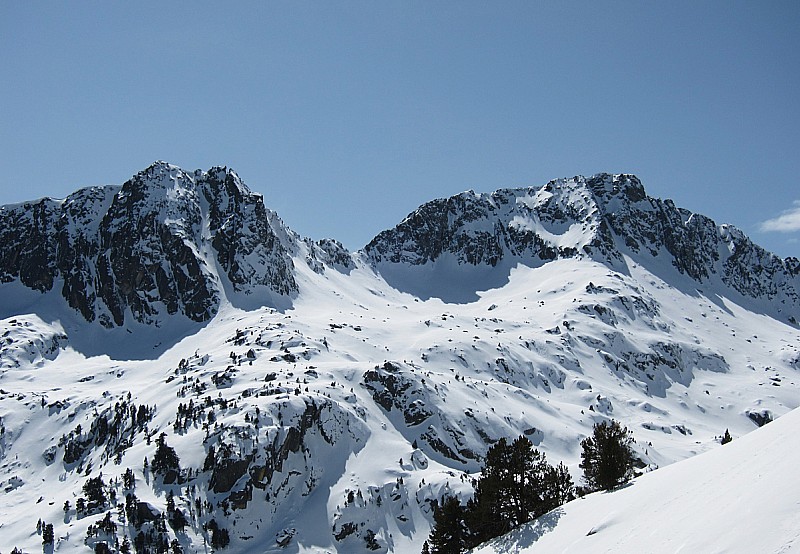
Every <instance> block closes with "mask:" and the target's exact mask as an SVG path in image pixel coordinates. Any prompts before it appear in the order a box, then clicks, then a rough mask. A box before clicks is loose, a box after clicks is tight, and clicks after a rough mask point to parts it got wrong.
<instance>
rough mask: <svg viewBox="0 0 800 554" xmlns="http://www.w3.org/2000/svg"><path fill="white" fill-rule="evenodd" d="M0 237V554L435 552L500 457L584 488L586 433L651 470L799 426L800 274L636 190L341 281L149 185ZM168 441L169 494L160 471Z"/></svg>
mask: <svg viewBox="0 0 800 554" xmlns="http://www.w3.org/2000/svg"><path fill="white" fill-rule="evenodd" d="M643 222H644V223H643ZM0 224H1V225H0V234H2V238H3V241H2V244H0V262H2V263H3V267H2V268H0V340H2V343H0V346H1V349H0V418H2V419H0V490H2V491H3V502H1V503H0V553H4V554H7V553H8V552H10V551H11V549H12V548H14V547H19V548H21V549H22V550H24V551H25V552H36V551H39V549H41V548H42V536H41V534H40V533H39V532H38V531H37V520H39V519H41V520H44V521H45V522H46V523H49V524H52V525H53V529H54V534H55V541H54V545H53V549H54V550H55V551H59V552H89V551H90V549H93V548H94V547H95V545H97V544H98V543H103V542H105V543H108V544H109V545H110V547H111V548H112V550H114V549H116V548H117V546H116V545H117V543H118V542H119V543H120V544H121V543H122V542H123V541H124V539H125V537H127V538H128V540H129V541H130V542H131V543H134V542H135V540H136V539H137V537H139V538H140V540H145V539H146V540H151V539H152V540H153V541H156V542H158V541H161V543H162V544H163V542H165V541H166V542H173V541H176V543H177V544H178V545H180V547H181V548H182V549H183V550H184V551H185V552H207V551H210V550H211V549H212V547H211V546H210V542H211V540H212V539H213V537H214V533H215V532H214V531H213V528H221V529H224V530H225V531H226V532H227V535H228V536H229V538H230V543H229V544H228V545H227V546H226V547H224V548H222V547H220V548H216V549H215V550H219V551H224V552H320V553H321V552H341V553H359V552H403V553H405V552H419V551H420V549H421V547H422V543H423V541H424V540H425V539H426V538H427V536H428V533H429V530H430V525H431V522H432V510H431V503H432V502H433V501H434V500H436V499H439V498H440V497H441V496H442V494H444V493H445V492H451V493H455V494H458V495H462V496H463V497H464V498H466V497H468V495H469V494H471V486H470V479H471V477H472V476H474V475H475V474H476V472H478V471H479V470H480V469H481V466H482V459H483V456H484V455H485V453H486V451H487V449H488V448H489V447H490V446H491V445H492V444H493V443H494V441H496V440H498V439H499V438H501V437H509V438H515V437H517V436H519V435H520V434H524V435H526V436H527V437H528V438H529V439H530V440H531V441H532V442H533V443H534V444H535V445H536V446H537V448H539V449H540V450H542V451H543V452H545V453H546V454H547V456H548V459H549V460H550V461H551V462H553V463H558V462H559V461H564V462H565V463H566V464H567V465H568V467H569V469H570V471H571V472H572V473H573V476H574V477H575V478H576V480H577V479H578V478H579V475H580V471H579V469H578V462H579V457H580V447H579V443H580V440H581V439H582V438H583V437H585V436H587V435H588V434H589V433H590V432H591V428H592V425H593V424H594V423H595V422H596V421H601V420H605V419H609V418H615V419H617V420H619V421H621V422H622V423H623V424H625V425H626V426H627V427H628V428H629V429H631V430H632V431H633V433H634V436H635V438H636V440H637V443H636V445H635V450H636V452H637V455H638V457H639V458H640V459H641V462H642V469H643V471H645V472H649V471H650V470H653V469H656V468H663V467H664V466H667V465H670V464H672V463H673V462H676V461H680V460H684V459H686V458H690V457H692V456H694V455H695V454H698V453H703V452H708V451H712V452H711V453H712V454H714V453H715V452H718V453H719V454H714V455H722V454H723V453H725V452H738V451H739V450H740V449H743V448H744V446H742V445H747V444H748V441H749V440H750V439H747V440H745V435H748V433H750V432H751V431H753V430H755V429H757V428H758V426H759V425H761V424H763V423H764V422H765V421H769V420H770V419H772V418H777V417H780V416H783V415H784V414H786V413H788V412H789V411H790V410H793V409H794V408H796V407H798V406H799V405H800V381H799V380H798V373H797V372H798V370H799V369H800V332H798V326H797V318H798V317H800V300H798V294H797V291H798V289H800V280H798V274H799V273H800V270H799V268H800V262H798V261H797V260H792V259H790V260H780V259H778V258H776V257H774V256H772V255H771V254H769V253H767V252H765V251H763V250H762V249H760V248H758V247H757V246H756V245H753V244H752V243H751V242H750V241H749V239H747V237H744V236H743V235H742V234H741V233H740V232H739V231H737V230H736V229H735V228H733V227H730V226H726V225H722V226H717V225H716V224H714V222H712V221H710V220H708V219H707V218H703V217H702V216H700V215H697V214H690V213H688V212H686V211H684V210H680V209H678V208H676V207H675V206H674V205H673V204H672V203H671V202H669V201H661V200H656V199H652V198H649V197H647V196H646V194H645V193H644V189H643V188H642V187H641V184H640V183H639V182H638V180H636V179H635V178H634V177H632V176H624V175H623V176H611V175H601V176H597V177H594V178H590V179H584V178H575V179H571V180H562V181H554V182H552V183H549V184H548V185H546V186H545V187H542V188H541V189H506V190H502V191H498V192H496V193H492V194H491V195H478V194H475V193H463V194H461V195H458V196H456V197H453V198H451V199H446V200H441V201H434V202H432V203H430V204H427V205H425V206H422V207H420V209H419V210H417V211H416V212H414V213H413V214H411V215H409V217H408V218H406V220H404V221H403V222H401V223H400V224H399V225H398V226H397V227H396V228H394V229H392V230H389V231H386V232H384V233H381V234H380V235H379V236H378V237H376V239H375V240H374V241H372V242H371V243H370V245H368V246H367V247H366V248H365V249H364V250H363V251H361V252H357V253H352V254H351V253H349V252H347V251H346V250H344V249H343V248H342V247H341V245H340V244H338V243H337V242H335V241H332V240H324V241H311V240H309V239H303V238H301V237H299V236H297V235H296V234H295V233H294V232H292V231H291V230H289V229H287V228H286V227H285V226H284V225H283V223H282V222H281V221H280V219H279V218H278V217H277V215H276V214H274V213H273V212H270V211H269V210H267V209H266V208H265V207H264V205H263V199H262V198H261V196H260V195H256V194H254V193H251V192H250V191H249V190H248V189H247V187H246V186H245V185H244V184H243V183H242V182H241V180H240V179H239V178H238V176H236V175H235V173H233V172H232V171H230V170H228V169H225V168H215V169H212V170H209V171H208V172H201V171H196V172H194V173H187V172H184V171H183V170H181V169H180V168H176V167H174V166H170V165H169V164H164V163H157V164H154V165H153V166H151V167H150V168H148V169H147V170H145V171H143V172H141V173H140V174H138V175H137V176H135V177H134V178H133V179H131V181H129V182H127V183H125V184H124V185H122V186H121V187H106V188H102V189H85V190H83V191H79V192H77V193H75V194H74V195H72V196H70V197H69V198H68V199H67V200H64V201H59V200H49V199H45V200H41V201H37V202H34V203H28V204H20V205H15V206H10V207H3V208H0ZM114 237H117V238H118V239H119V242H117V239H115V238H114ZM176 244H177V245H179V248H177V249H175V248H173V246H174V245H176ZM181 245H182V246H181ZM74 253H77V255H73V254H74ZM73 262H74V263H73ZM790 417H794V415H792V416H790ZM787 419H788V418H787ZM789 421H791V420H789ZM778 423H780V422H776V423H773V424H770V426H768V427H766V428H765V429H764V431H767V430H770V429H771V428H772V426H773V425H774V426H775V427H774V428H777V429H780V428H781V426H779V425H778ZM725 429H729V430H730V432H731V434H732V435H733V436H734V438H736V440H735V441H734V443H732V444H731V445H726V446H725V447H724V448H722V447H720V445H719V437H720V436H721V435H722V434H723V433H724V431H725ZM754 436H757V435H754ZM160 437H162V438H161V439H160ZM159 440H161V441H163V442H164V443H165V444H166V445H168V446H169V447H170V448H173V449H174V450H175V453H176V454H177V456H178V459H179V467H176V468H172V469H170V470H169V471H165V472H161V473H159V472H157V471H154V470H153V469H152V467H151V464H152V463H153V461H154V459H155V455H156V450H157V445H158V443H159ZM145 459H147V460H148V464H145ZM699 459H702V458H698V460H699ZM692 463H694V462H692ZM698 463H699V462H698ZM672 467H676V468H677V467H683V466H681V465H675V466H672ZM126 470H130V471H131V472H132V474H133V476H134V477H135V484H134V486H133V487H126V484H125V483H124V482H123V478H122V476H123V474H124V473H125V472H126ZM671 471H673V470H671ZM660 473H661V470H659V471H658V472H657V473H654V474H653V475H654V476H657V475H658V474H660ZM668 475H669V474H668ZM97 477H101V478H102V480H103V483H104V484H105V485H106V491H105V492H106V496H107V497H108V500H107V501H106V502H104V503H102V504H100V505H98V506H95V507H92V508H90V509H87V510H84V511H81V512H80V513H79V512H78V511H77V510H76V506H77V504H78V502H79V499H81V498H82V497H85V496H86V493H85V491H84V490H83V487H84V486H85V485H86V484H87V482H88V481H89V479H96V478H97ZM646 479H655V477H652V478H651V477H649V476H648V475H645V476H644V477H643V478H642V480H641V482H642V483H646V482H648V481H647V480H646ZM785 482H786V484H787V487H788V486H789V484H790V483H791V481H789V480H788V479H787V480H786V481H785ZM752 486H753V487H757V486H758V484H757V483H755V484H753V485H752ZM630 490H631V491H636V490H639V482H637V483H636V485H634V486H633V487H631V488H630ZM753 490H756V489H753ZM627 491H628V489H626V490H625V491H623V492H621V493H614V495H606V496H608V498H612V497H613V498H616V496H615V495H617V494H633V493H628V492H627ZM112 494H113V498H112ZM686 494H687V495H688V496H689V497H691V495H692V493H691V489H687V490H686ZM170 495H171V496H172V502H174V509H173V508H171V507H170V506H171V504H172V502H169V500H168V499H169V498H170ZM134 497H135V498H134ZM601 497H605V496H603V495H601ZM128 498H130V499H129V500H128ZM599 501H600V500H595V497H591V498H588V499H586V500H582V501H580V502H578V503H576V504H574V505H570V506H568V507H565V508H564V510H565V512H564V513H565V514H566V515H564V516H563V521H564V522H567V521H572V519H568V516H569V515H570V514H571V513H572V512H571V511H572V510H573V509H574V510H579V509H581V507H582V506H584V505H590V503H593V502H599ZM703 501H705V500H703ZM65 502H68V503H69V504H68V506H67V508H68V509H67V510H66V511H65V510H64V506H65ZM126 502H127V503H128V504H129V505H130V509H129V510H128V513H126V509H125V505H126ZM654 502H656V501H654ZM575 506H578V507H577V508H576V507H575ZM653 509H655V508H653ZM176 511H179V512H180V513H181V514H182V515H183V516H184V517H185V519H186V523H185V525H178V526H176V525H173V524H172V523H170V522H171V521H172V520H173V516H174V514H175V512H176ZM715 511H716V508H715ZM109 514H110V515H109ZM130 514H135V516H136V517H135V519H137V521H135V522H134V521H132V520H131V517H130ZM107 516H108V518H109V521H111V522H113V523H114V524H115V525H116V529H113V530H111V531H108V532H106V531H102V532H95V530H96V529H97V523H98V522H99V521H100V520H102V519H104V518H105V517H107ZM162 516H163V517H162ZM775 516H776V517H778V518H780V513H776V514H775ZM551 517H552V516H551ZM758 517H761V515H759V516H758ZM764 517H768V516H767V515H764ZM165 520H169V521H165ZM559 521H561V520H559ZM592 521H594V520H592ZM603 521H605V520H599V521H598V523H597V524H596V526H600V525H602V524H603ZM570 525H572V524H570ZM576 525H577V524H576ZM591 525H593V526H594V525H595V524H594V523H592V524H591ZM659 525H660V522H659V520H658V518H653V526H654V529H655V528H657V527H659ZM90 526H91V527H92V531H93V532H91V533H88V534H87V531H88V530H89V528H90ZM556 527H557V528H560V527H562V525H561V523H559V524H558V525H557V526H556ZM588 531H589V530H588V529H583V528H581V529H580V534H581V537H583V536H585V535H586V533H588ZM601 535H602V532H600V531H598V533H596V534H594V535H592V536H593V537H601ZM526 536H528V537H529V536H530V535H526ZM546 536H547V535H545V537H546ZM555 536H556V535H555V534H554V535H553V537H555ZM559 536H560V535H559ZM579 538H580V537H576V540H578V539H579ZM590 538H591V537H590ZM522 540H523V542H524V540H528V539H525V538H524V537H523V539H522ZM542 540H544V537H543V539H542ZM154 544H155V543H154ZM520 544H522V543H520ZM154 548H155V547H154ZM515 548H516V547H515ZM649 550H651V549H649V548H648V549H645V551H649ZM687 551H690V550H687ZM691 551H697V550H694V549H692V550H691ZM701 551H702V550H701Z"/></svg>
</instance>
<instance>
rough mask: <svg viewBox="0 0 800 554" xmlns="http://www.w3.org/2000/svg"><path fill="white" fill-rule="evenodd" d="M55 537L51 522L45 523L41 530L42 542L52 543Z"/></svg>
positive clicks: (45, 543) (44, 543)
mask: <svg viewBox="0 0 800 554" xmlns="http://www.w3.org/2000/svg"><path fill="white" fill-rule="evenodd" d="M55 538H56V537H55V532H54V531H53V524H52V523H47V524H45V525H44V527H43V530H42V544H43V545H47V544H53V541H55Z"/></svg>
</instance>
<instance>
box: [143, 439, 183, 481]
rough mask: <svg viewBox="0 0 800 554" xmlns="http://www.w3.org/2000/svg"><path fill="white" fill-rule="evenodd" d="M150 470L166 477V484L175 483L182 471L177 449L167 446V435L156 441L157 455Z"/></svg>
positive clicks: (154, 456)
mask: <svg viewBox="0 0 800 554" xmlns="http://www.w3.org/2000/svg"><path fill="white" fill-rule="evenodd" d="M150 468H151V469H152V470H153V472H154V473H157V474H160V475H161V476H162V477H164V482H165V483H173V482H174V481H175V479H176V478H177V473H178V472H179V471H180V460H179V459H178V455H177V454H176V453H175V449H174V448H172V447H171V446H169V445H168V444H167V440H166V434H164V433H161V434H160V435H159V436H158V438H157V439H156V453H155V454H154V455H153V461H152V462H151V463H150Z"/></svg>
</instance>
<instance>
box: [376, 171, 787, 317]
mask: <svg viewBox="0 0 800 554" xmlns="http://www.w3.org/2000/svg"><path fill="white" fill-rule="evenodd" d="M364 251H365V253H366V255H367V257H368V258H369V260H370V261H371V262H372V263H373V264H374V265H375V266H376V267H377V268H378V270H379V271H381V272H382V273H383V274H384V276H385V277H386V278H387V279H389V280H392V281H393V282H398V281H396V275H398V271H399V272H400V273H402V275H403V277H402V280H403V281H404V282H405V283H408V282H410V281H411V280H413V276H410V274H409V270H408V269H407V268H408V267H413V266H426V267H428V268H429V269H428V270H426V271H428V272H429V273H430V272H431V271H434V272H440V270H438V269H437V270H434V269H433V268H434V267H438V266H441V265H442V264H446V265H448V267H451V266H453V265H455V266H458V267H460V268H461V269H460V270H458V271H460V272H461V273H463V274H470V273H471V274H477V273H480V272H482V270H481V269H480V268H481V267H486V266H489V267H497V266H498V265H499V264H501V263H504V264H507V265H508V266H510V265H513V264H516V263H522V264H525V265H532V266H537V265H541V264H542V263H545V262H548V261H552V260H555V259H562V258H574V257H588V258H591V259H594V260H597V261H600V262H602V263H605V264H608V265H609V266H611V267H613V268H616V269H619V270H624V266H625V265H626V264H627V263H628V262H627V261H626V260H627V259H632V260H635V261H636V262H637V263H641V264H643V265H644V266H646V267H650V268H651V269H653V270H654V271H657V272H658V273H663V268H664V266H665V264H664V262H665V261H666V262H667V264H666V266H667V267H670V266H671V268H672V271H674V272H677V274H678V275H682V276H687V277H689V278H690V279H692V280H694V281H696V282H697V283H699V284H700V283H707V284H710V285H712V286H717V287H722V288H723V289H726V290H733V291H735V292H736V293H738V294H740V295H742V296H743V297H746V298H751V299H766V300H776V299H777V300H779V301H780V302H782V303H786V304H788V305H791V306H794V307H795V308H796V307H798V306H800V300H799V298H800V295H799V294H798V291H800V282H799V281H798V280H797V272H796V270H795V268H796V267H797V263H796V261H795V260H791V259H790V260H781V259H780V258H778V257H777V256H774V255H773V254H770V253H769V252H766V251H765V250H763V249H762V248H760V247H758V246H757V245H755V244H754V243H753V242H752V241H751V240H750V239H749V238H747V237H746V236H745V235H744V234H743V233H741V231H738V230H736V229H735V228H734V227H732V226H729V225H722V226H718V225H717V224H716V223H715V222H714V221H712V220H711V219H710V218H708V217H706V216H703V215H702V214H695V213H692V212H690V211H688V210H685V209H682V208H679V207H676V206H675V204H674V203H673V202H672V201H671V200H661V199H657V198H653V197H650V196H648V195H647V193H646V191H645V189H644V186H643V185H642V183H641V181H640V180H639V179H638V178H637V177H636V176H634V175H629V174H609V173H600V174H597V175H594V176H592V177H589V178H585V177H582V176H577V177H573V178H570V179H557V180H553V181H550V182H549V183H547V184H546V185H544V186H543V187H541V188H534V187H528V188H514V189H500V190H497V191H495V192H493V193H491V194H475V193H473V192H466V193H461V194H457V195H455V196H452V197H450V198H444V199H438V200H433V201H431V202H428V203H426V204H424V205H422V206H420V207H419V208H418V209H417V210H415V211H414V212H412V213H411V214H409V215H408V216H407V217H406V218H405V219H404V220H403V221H402V222H401V223H400V224H398V225H397V226H396V227H395V228H393V229H390V230H387V231H384V232H382V233H380V234H379V235H378V236H377V237H375V239H373V240H372V241H371V242H370V243H369V244H368V245H367V246H366V247H365V249H364ZM400 266H403V267H405V268H406V269H398V268H400ZM448 272H450V273H452V272H453V271H452V267H451V269H448ZM451 277H452V276H451ZM665 277H666V278H668V279H671V278H670V277H669V276H666V275H665ZM492 279H493V280H492V281H491V282H485V283H483V284H481V283H477V284H476V286H477V287H478V288H479V290H480V287H481V286H484V287H492V286H498V283H497V282H496V281H497V279H496V276H493V277H492ZM500 284H502V283H500ZM432 294H433V295H437V293H436V292H433V293H432ZM441 294H444V295H446V294H447V293H446V291H445V292H441ZM443 297H444V296H443Z"/></svg>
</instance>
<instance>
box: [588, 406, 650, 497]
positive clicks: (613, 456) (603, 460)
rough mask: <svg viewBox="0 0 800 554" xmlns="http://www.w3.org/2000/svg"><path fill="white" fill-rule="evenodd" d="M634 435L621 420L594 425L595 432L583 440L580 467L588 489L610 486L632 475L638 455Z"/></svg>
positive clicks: (607, 487) (626, 479)
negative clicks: (635, 452) (620, 422)
mask: <svg viewBox="0 0 800 554" xmlns="http://www.w3.org/2000/svg"><path fill="white" fill-rule="evenodd" d="M632 443H633V437H632V436H631V433H630V432H629V431H628V429H627V428H624V427H622V426H621V425H620V424H619V422H618V421H614V420H612V421H611V422H608V423H607V422H604V421H603V422H600V423H596V424H595V425H594V429H593V432H592V436H590V437H586V438H585V439H584V440H583V441H581V447H582V448H583V452H582V453H581V463H580V464H579V467H580V468H581V469H583V478H584V480H585V481H586V484H587V486H588V488H589V490H611V489H613V488H615V487H618V486H619V485H622V484H624V483H627V482H628V481H629V480H630V479H631V478H632V477H633V467H634V463H635V461H636V457H635V455H634V453H633V449H632V448H631V444H632Z"/></svg>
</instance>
